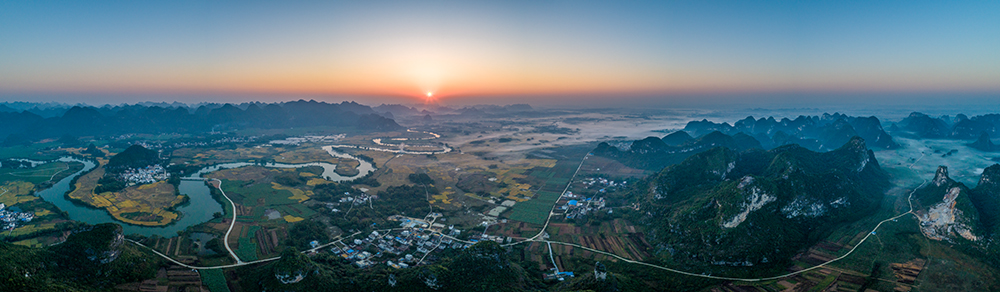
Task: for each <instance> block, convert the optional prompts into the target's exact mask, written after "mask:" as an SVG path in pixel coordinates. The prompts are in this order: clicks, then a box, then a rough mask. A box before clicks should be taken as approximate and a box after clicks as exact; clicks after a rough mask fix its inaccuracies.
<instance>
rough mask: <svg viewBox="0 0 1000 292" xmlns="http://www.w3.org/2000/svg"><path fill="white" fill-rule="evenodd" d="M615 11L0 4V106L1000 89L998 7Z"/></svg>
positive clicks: (566, 5) (620, 7)
mask: <svg viewBox="0 0 1000 292" xmlns="http://www.w3.org/2000/svg"><path fill="white" fill-rule="evenodd" d="M623 2H624V1H600V2H589V1H440V2H439V1H398V2H396V1H392V2H385V1H345V2H339V3H338V2H330V1H317V2H299V1H272V2H250V1H234V2H221V1H189V2H185V1H3V2H0V100H30V99H33V98H34V99H41V98H48V99H55V100H59V101H71V102H76V101H84V102H92V103H98V102H134V101H144V100H180V101H197V100H198V99H201V98H206V97H207V98H208V99H212V98H216V99H225V98H235V99H240V98H243V99H250V100H269V99H291V98H295V97H296V96H323V97H330V98H334V99H335V98H338V97H339V98H340V99H345V98H346V99H357V100H359V101H363V100H366V99H372V100H377V99H378V98H384V97H401V98H402V99H401V100H404V101H405V100H410V101H414V102H416V101H420V100H421V99H420V98H421V96H422V95H423V94H424V93H425V92H428V91H433V92H435V95H436V96H437V97H440V98H441V100H442V101H444V102H470V101H478V100H489V98H490V97H493V98H494V99H500V100H504V99H510V100H531V99H535V98H542V99H544V98H548V99H558V100H564V101H572V100H574V99H580V100H590V99H601V98H608V97H614V98H626V99H627V98H629V97H630V96H634V97H637V98H639V97H642V98H647V99H649V98H652V99H667V100H669V99H670V98H673V97H676V96H705V95H727V96H744V97H743V98H744V99H749V100H753V99H754V98H761V97H760V96H767V95H768V94H771V93H775V94H784V95H795V94H799V93H801V94H804V95H808V96H828V97H827V98H833V99H835V98H836V97H829V96H838V95H839V94H846V95H851V96H875V97H876V98H878V96H881V95H883V94H884V95H887V96H892V97H885V98H886V99H893V98H895V100H903V101H905V100H906V99H905V96H906V95H907V94H910V93H912V94H915V95H923V96H927V95H928V94H930V96H948V95H949V94H978V95H980V96H982V95H983V94H985V96H987V98H992V97H997V96H998V95H996V93H998V92H1000V1H976V2H955V1H767V2H764V1H722V2H719V1H689V2H687V1H686V2H675V1H650V2H628V3H623ZM755 96H756V97H755ZM900 96H903V98H901V99H900ZM676 98H680V97H676ZM817 98H818V97H817ZM935 98H936V97H935ZM861 99H862V100H863V99H867V97H866V98H861Z"/></svg>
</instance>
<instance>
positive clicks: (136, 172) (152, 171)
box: [120, 164, 170, 185]
mask: <svg viewBox="0 0 1000 292" xmlns="http://www.w3.org/2000/svg"><path fill="white" fill-rule="evenodd" d="M120 176H121V179H122V180H124V181H125V182H127V183H128V184H129V185H141V184H149V183H154V182H157V181H161V180H165V179H167V178H169V177H170V174H169V173H167V170H166V169H164V168H163V166H160V165H159V164H154V165H150V166H146V167H140V168H130V169H127V170H125V171H123V172H122V173H121V175H120Z"/></svg>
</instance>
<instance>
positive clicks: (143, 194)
mask: <svg viewBox="0 0 1000 292" xmlns="http://www.w3.org/2000/svg"><path fill="white" fill-rule="evenodd" d="M102 176H104V168H103V167H99V168H97V169H94V171H91V172H90V173H88V174H86V175H83V176H81V177H80V179H78V180H77V182H76V188H75V189H74V190H73V192H70V194H69V197H70V198H72V199H76V200H80V201H82V202H84V203H86V204H88V205H90V206H93V207H96V208H103V209H105V210H107V211H108V213H110V214H111V216H112V217H114V218H115V219H118V220H121V221H122V222H125V223H129V224H134V225H142V226H163V225H167V224H170V223H171V222H173V221H174V220H177V218H178V217H180V214H177V213H176V212H172V211H168V210H166V209H167V208H170V207H173V206H175V205H177V204H180V203H181V202H182V201H183V199H184V197H183V196H179V195H177V194H175V192H174V186H173V185H171V184H169V183H167V182H166V181H160V182H156V183H152V184H145V185H141V186H133V187H128V188H125V189H124V190H122V191H120V192H104V193H100V194H94V193H93V191H94V188H96V187H97V180H99V179H100V178H101V177H102ZM137 212H139V213H145V214H149V215H150V217H153V218H158V220H154V221H146V220H135V219H131V218H126V217H124V216H123V214H126V213H137Z"/></svg>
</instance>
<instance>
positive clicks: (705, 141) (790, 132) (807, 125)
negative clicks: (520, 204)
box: [593, 113, 899, 171]
mask: <svg viewBox="0 0 1000 292" xmlns="http://www.w3.org/2000/svg"><path fill="white" fill-rule="evenodd" d="M855 136H858V137H861V138H863V139H865V141H872V142H869V143H870V144H868V145H869V147H872V148H873V149H895V148H899V144H896V142H894V141H893V139H892V136H890V135H889V134H887V133H886V132H885V131H884V130H883V129H882V124H881V122H880V121H879V119H878V118H876V117H851V116H846V115H843V114H839V113H835V114H832V115H831V114H824V115H823V116H811V117H810V116H799V117H798V118H796V119H794V120H790V119H788V118H784V119H781V120H775V119H774V118H773V117H768V118H766V119H765V118H760V119H754V118H753V117H747V118H745V119H743V120H740V121H738V122H736V123H735V124H734V125H729V123H715V122H711V121H708V120H701V121H691V122H688V124H687V125H686V126H685V127H684V129H683V130H680V131H676V132H673V133H671V134H669V135H667V136H664V137H663V138H657V137H647V138H646V139H642V140H637V141H634V142H632V143H631V144H628V145H625V144H622V143H618V144H617V146H618V147H615V146H612V145H611V144H610V143H601V144H599V145H598V146H597V148H596V149H594V151H593V153H594V155H598V156H604V157H608V158H612V159H615V160H617V161H619V162H622V163H623V164H625V165H626V166H629V167H633V168H639V169H645V170H650V171H658V170H660V169H662V168H664V167H666V166H668V165H672V164H676V163H678V162H681V161H683V160H684V159H686V158H688V157H690V156H691V155H694V154H696V153H700V152H703V151H706V150H709V149H711V148H712V147H716V146H723V147H726V148H729V149H731V150H735V151H744V150H748V149H755V148H756V149H765V150H766V149H772V148H775V147H780V146H782V145H790V144H797V145H799V146H802V147H804V148H806V149H809V150H812V151H830V150H833V149H836V147H839V146H840V145H844V144H845V143H847V142H848V141H850V139H851V138H852V137H855ZM694 137H698V138H694Z"/></svg>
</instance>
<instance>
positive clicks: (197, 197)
mask: <svg viewBox="0 0 1000 292" xmlns="http://www.w3.org/2000/svg"><path fill="white" fill-rule="evenodd" d="M323 149H324V150H326V151H327V152H328V153H330V155H333V156H335V157H340V158H350V159H354V160H358V161H359V162H361V165H360V166H358V171H359V173H358V175H356V176H350V177H345V176H341V175H339V174H337V173H336V172H334V170H335V169H336V168H337V165H336V164H331V163H326V162H312V163H301V164H285V163H273V164H271V163H269V164H266V165H264V166H265V167H276V168H299V167H306V166H320V167H322V168H323V178H326V179H327V180H331V181H345V180H352V179H355V178H358V177H361V176H364V175H366V174H368V172H370V171H374V170H375V167H374V166H373V165H372V164H371V163H369V162H367V161H364V160H360V159H358V158H357V157H354V156H351V155H349V154H346V153H340V152H336V151H334V150H333V148H332V147H323ZM58 161H62V162H70V161H76V162H80V163H83V165H84V166H83V170H80V171H78V172H76V173H74V174H72V175H70V176H68V177H66V178H64V179H62V180H60V181H59V182H57V183H55V184H53V185H52V187H50V188H48V189H45V190H42V191H39V192H37V193H36V194H37V195H38V196H40V197H42V199H44V200H46V201H49V202H51V203H52V204H54V205H56V207H59V210H62V211H65V212H66V213H67V214H68V215H69V218H70V219H72V220H76V221H81V222H86V223H88V224H101V223H117V224H119V225H121V226H122V228H123V231H124V233H125V234H133V233H134V234H141V235H145V236H151V235H159V236H163V237H171V236H175V235H177V233H178V232H179V231H182V230H184V229H186V228H188V227H189V226H193V225H197V224H201V223H203V222H207V221H209V220H212V214H213V213H215V212H220V213H221V212H222V205H220V204H219V202H217V201H215V200H214V199H212V195H211V193H210V191H209V188H208V186H207V185H205V183H204V182H202V181H199V180H187V179H192V178H194V179H197V178H200V177H201V176H202V175H204V174H207V173H210V172H213V171H218V170H220V169H227V168H236V167H243V166H247V165H255V164H254V163H248V162H233V163H223V164H217V165H212V166H208V167H205V168H202V169H201V170H199V171H198V172H196V173H194V174H191V175H189V176H186V177H184V178H185V180H181V183H180V185H179V186H178V191H180V193H181V194H184V195H187V196H188V198H189V199H190V200H189V201H188V202H187V203H185V204H184V205H182V206H178V207H177V208H176V210H177V211H178V212H180V213H181V217H180V220H177V221H175V222H173V223H171V224H170V225H167V226H157V227H152V226H139V225H131V224H127V223H124V222H121V221H118V220H115V219H114V217H111V214H109V213H108V212H107V211H105V210H104V209H97V208H93V207H89V206H85V205H81V204H79V203H75V202H72V201H70V200H68V199H67V198H66V196H65V194H66V192H68V191H69V189H70V182H71V181H73V179H74V178H76V177H78V176H80V175H82V174H84V173H87V172H88V171H90V170H92V169H94V167H95V166H96V165H95V164H94V162H91V161H86V160H80V159H77V158H71V157H62V158H59V159H58Z"/></svg>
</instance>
